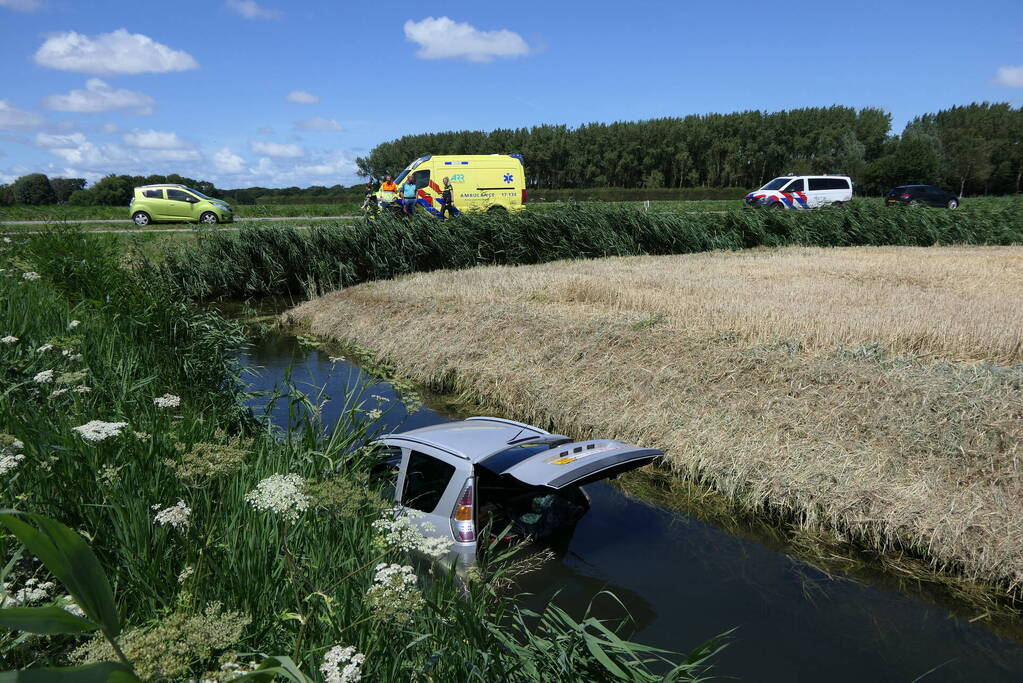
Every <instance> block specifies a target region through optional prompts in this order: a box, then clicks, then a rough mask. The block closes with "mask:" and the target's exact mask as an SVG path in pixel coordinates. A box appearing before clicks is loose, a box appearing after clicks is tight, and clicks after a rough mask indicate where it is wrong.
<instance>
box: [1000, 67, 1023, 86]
mask: <svg viewBox="0 0 1023 683" xmlns="http://www.w3.org/2000/svg"><path fill="white" fill-rule="evenodd" d="M995 85H1004V86H1005V87H1006V88H1023V66H1000V67H998V75H997V76H995Z"/></svg>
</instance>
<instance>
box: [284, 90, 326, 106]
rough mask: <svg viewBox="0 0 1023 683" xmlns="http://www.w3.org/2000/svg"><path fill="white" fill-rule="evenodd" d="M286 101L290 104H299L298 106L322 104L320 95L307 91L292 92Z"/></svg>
mask: <svg viewBox="0 0 1023 683" xmlns="http://www.w3.org/2000/svg"><path fill="white" fill-rule="evenodd" d="M285 99H287V100H288V102H297V103H298V104H319V102H320V96H319V95H314V94H312V93H311V92H306V91H305V90H292V91H291V92H289V93H288V96H287V97H286V98H285Z"/></svg>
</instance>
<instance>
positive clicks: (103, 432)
mask: <svg viewBox="0 0 1023 683" xmlns="http://www.w3.org/2000/svg"><path fill="white" fill-rule="evenodd" d="M76 391H77V390H76ZM127 426H128V423H127V422H104V421H103V420H91V421H89V422H86V423H85V424H83V425H82V426H80V427H74V430H75V431H76V432H78V433H79V434H81V435H82V438H83V439H85V440H86V441H103V440H104V439H107V438H109V437H111V436H120V434H121V430H122V429H124V428H125V427H127Z"/></svg>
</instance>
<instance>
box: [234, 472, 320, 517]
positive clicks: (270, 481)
mask: <svg viewBox="0 0 1023 683" xmlns="http://www.w3.org/2000/svg"><path fill="white" fill-rule="evenodd" d="M245 500H247V501H248V502H249V504H250V505H252V507H254V508H256V509H257V510H267V511H269V512H275V513H277V514H279V515H281V516H282V517H284V519H286V520H288V521H291V522H294V521H295V520H297V519H298V517H299V515H300V514H302V513H303V512H304V511H306V510H307V509H309V503H310V502H311V499H310V498H309V496H308V495H306V493H305V481H304V480H303V479H302V477H301V476H299V475H297V474H272V475H270V476H269V477H267V478H266V479H264V480H263V481H261V482H259V483H258V484H256V488H255V489H253V490H252V491H249V493H248V494H247V495H246V496H245Z"/></svg>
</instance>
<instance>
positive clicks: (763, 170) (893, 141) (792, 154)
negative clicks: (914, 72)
mask: <svg viewBox="0 0 1023 683" xmlns="http://www.w3.org/2000/svg"><path fill="white" fill-rule="evenodd" d="M510 152H516V153H519V154H522V155H523V157H524V158H525V161H526V181H527V184H528V185H529V186H530V187H532V188H543V189H546V188H583V187H620V188H638V187H647V188H660V187H672V188H687V187H746V188H754V187H759V186H761V185H762V184H764V183H765V182H766V181H768V180H770V179H771V178H773V177H775V176H778V175H783V174H786V173H799V174H802V173H842V174H847V175H850V176H852V177H853V179H854V181H855V183H856V186H857V190H858V191H859V192H860V193H861V194H879V193H881V192H884V191H885V190H887V189H889V188H890V187H892V186H894V185H900V184H907V183H926V184H935V185H941V186H944V187H947V188H948V189H950V190H954V191H956V192H958V193H960V194H963V193H968V194H1006V193H1012V192H1020V191H1021V189H1023V188H1021V181H1023V107H1019V108H1013V107H1012V106H1011V105H1009V104H1005V103H1001V104H991V103H987V102H984V103H980V104H978V103H973V104H969V105H966V106H959V107H952V108H951V109H945V110H942V111H939V112H937V113H935V114H924V115H923V116H919V117H917V118H915V119H913V120H912V121H911V122H910V123H909V124H908V125H907V126H906V128H905V130H904V131H903V132H902V134H901V135H895V134H893V133H892V131H891V115H890V114H888V113H887V112H885V111H882V110H880V109H875V108H864V109H859V110H857V109H853V108H851V107H840V106H834V107H811V108H804V109H791V110H787V111H780V112H762V111H744V112H737V113H734V114H707V115H695V114H694V115H690V116H685V117H668V118H659V119H650V120H647V121H630V122H616V123H590V124H586V125H583V126H579V127H577V128H570V127H568V126H564V125H549V124H544V125H540V126H533V127H532V128H516V129H497V130H493V131H490V132H484V131H451V132H444V133H428V134H422V135H406V136H404V137H401V138H398V139H397V140H393V141H390V142H385V143H383V144H380V145H377V146H376V147H374V148H373V149H372V150H371V151H370V153H369V154H368V155H367V156H365V157H359V158H358V159H357V160H356V162H357V164H358V168H359V172H360V174H362V175H363V176H368V177H373V178H380V177H383V176H384V175H386V174H392V175H393V174H395V173H396V172H398V171H400V170H401V169H402V168H404V167H405V166H406V165H407V164H408V163H409V161H411V160H413V159H416V158H418V157H421V156H424V155H427V154H492V153H497V154H501V153H510Z"/></svg>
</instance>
